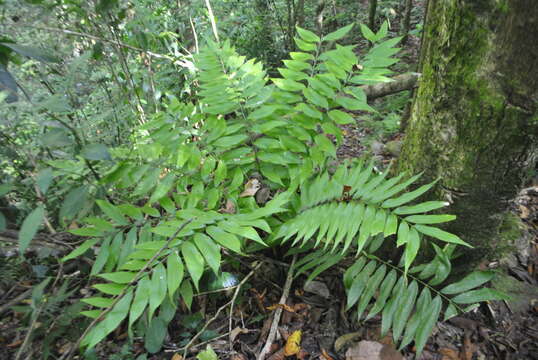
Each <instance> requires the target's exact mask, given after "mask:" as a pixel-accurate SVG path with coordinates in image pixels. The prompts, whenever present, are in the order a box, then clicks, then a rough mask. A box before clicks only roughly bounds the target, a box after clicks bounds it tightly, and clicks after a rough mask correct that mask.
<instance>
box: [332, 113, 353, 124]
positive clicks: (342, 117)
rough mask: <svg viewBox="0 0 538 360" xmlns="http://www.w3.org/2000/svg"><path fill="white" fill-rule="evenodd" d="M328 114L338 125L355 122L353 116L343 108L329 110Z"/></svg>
mask: <svg viewBox="0 0 538 360" xmlns="http://www.w3.org/2000/svg"><path fill="white" fill-rule="evenodd" d="M328 115H329V118H330V119H331V120H332V121H334V122H335V123H337V124H338V125H346V124H353V123H354V122H355V119H353V116H351V115H349V114H348V113H346V112H343V111H341V110H331V111H329V113H328Z"/></svg>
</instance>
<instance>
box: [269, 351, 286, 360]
mask: <svg viewBox="0 0 538 360" xmlns="http://www.w3.org/2000/svg"><path fill="white" fill-rule="evenodd" d="M285 357H286V355H284V349H280V350H278V351H277V352H275V353H274V354H273V355H271V356H270V357H269V358H268V359H267V360H284V358H285Z"/></svg>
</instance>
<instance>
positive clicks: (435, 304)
mask: <svg viewBox="0 0 538 360" xmlns="http://www.w3.org/2000/svg"><path fill="white" fill-rule="evenodd" d="M441 305H442V301H441V297H440V296H439V295H438V296H436V297H435V299H433V301H432V302H431V303H430V306H429V308H428V310H429V311H426V312H424V313H423V315H422V318H421V319H420V323H419V326H418V328H417V332H416V335H415V346H416V348H417V359H419V358H420V354H421V353H422V350H423V349H424V345H426V341H427V340H428V337H429V336H430V334H431V333H432V330H433V327H434V326H435V324H436V323H437V321H438V319H439V313H440V312H441Z"/></svg>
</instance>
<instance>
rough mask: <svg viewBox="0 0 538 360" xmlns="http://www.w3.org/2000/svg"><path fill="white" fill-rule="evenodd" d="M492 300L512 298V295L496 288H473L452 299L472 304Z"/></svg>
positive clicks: (459, 302)
mask: <svg viewBox="0 0 538 360" xmlns="http://www.w3.org/2000/svg"><path fill="white" fill-rule="evenodd" d="M490 300H510V297H509V296H507V295H505V294H503V293H502V292H500V291H497V290H494V289H490V288H482V289H478V290H471V291H468V292H466V293H463V294H460V295H458V296H456V297H454V298H452V301H453V302H455V303H456V304H472V303H478V302H482V301H490Z"/></svg>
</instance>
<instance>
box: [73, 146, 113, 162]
mask: <svg viewBox="0 0 538 360" xmlns="http://www.w3.org/2000/svg"><path fill="white" fill-rule="evenodd" d="M80 155H82V157H83V158H85V159H86V160H112V157H111V156H110V153H109V152H108V148H107V147H106V146H105V145H103V144H88V145H86V146H84V148H82V151H81V152H80Z"/></svg>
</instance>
